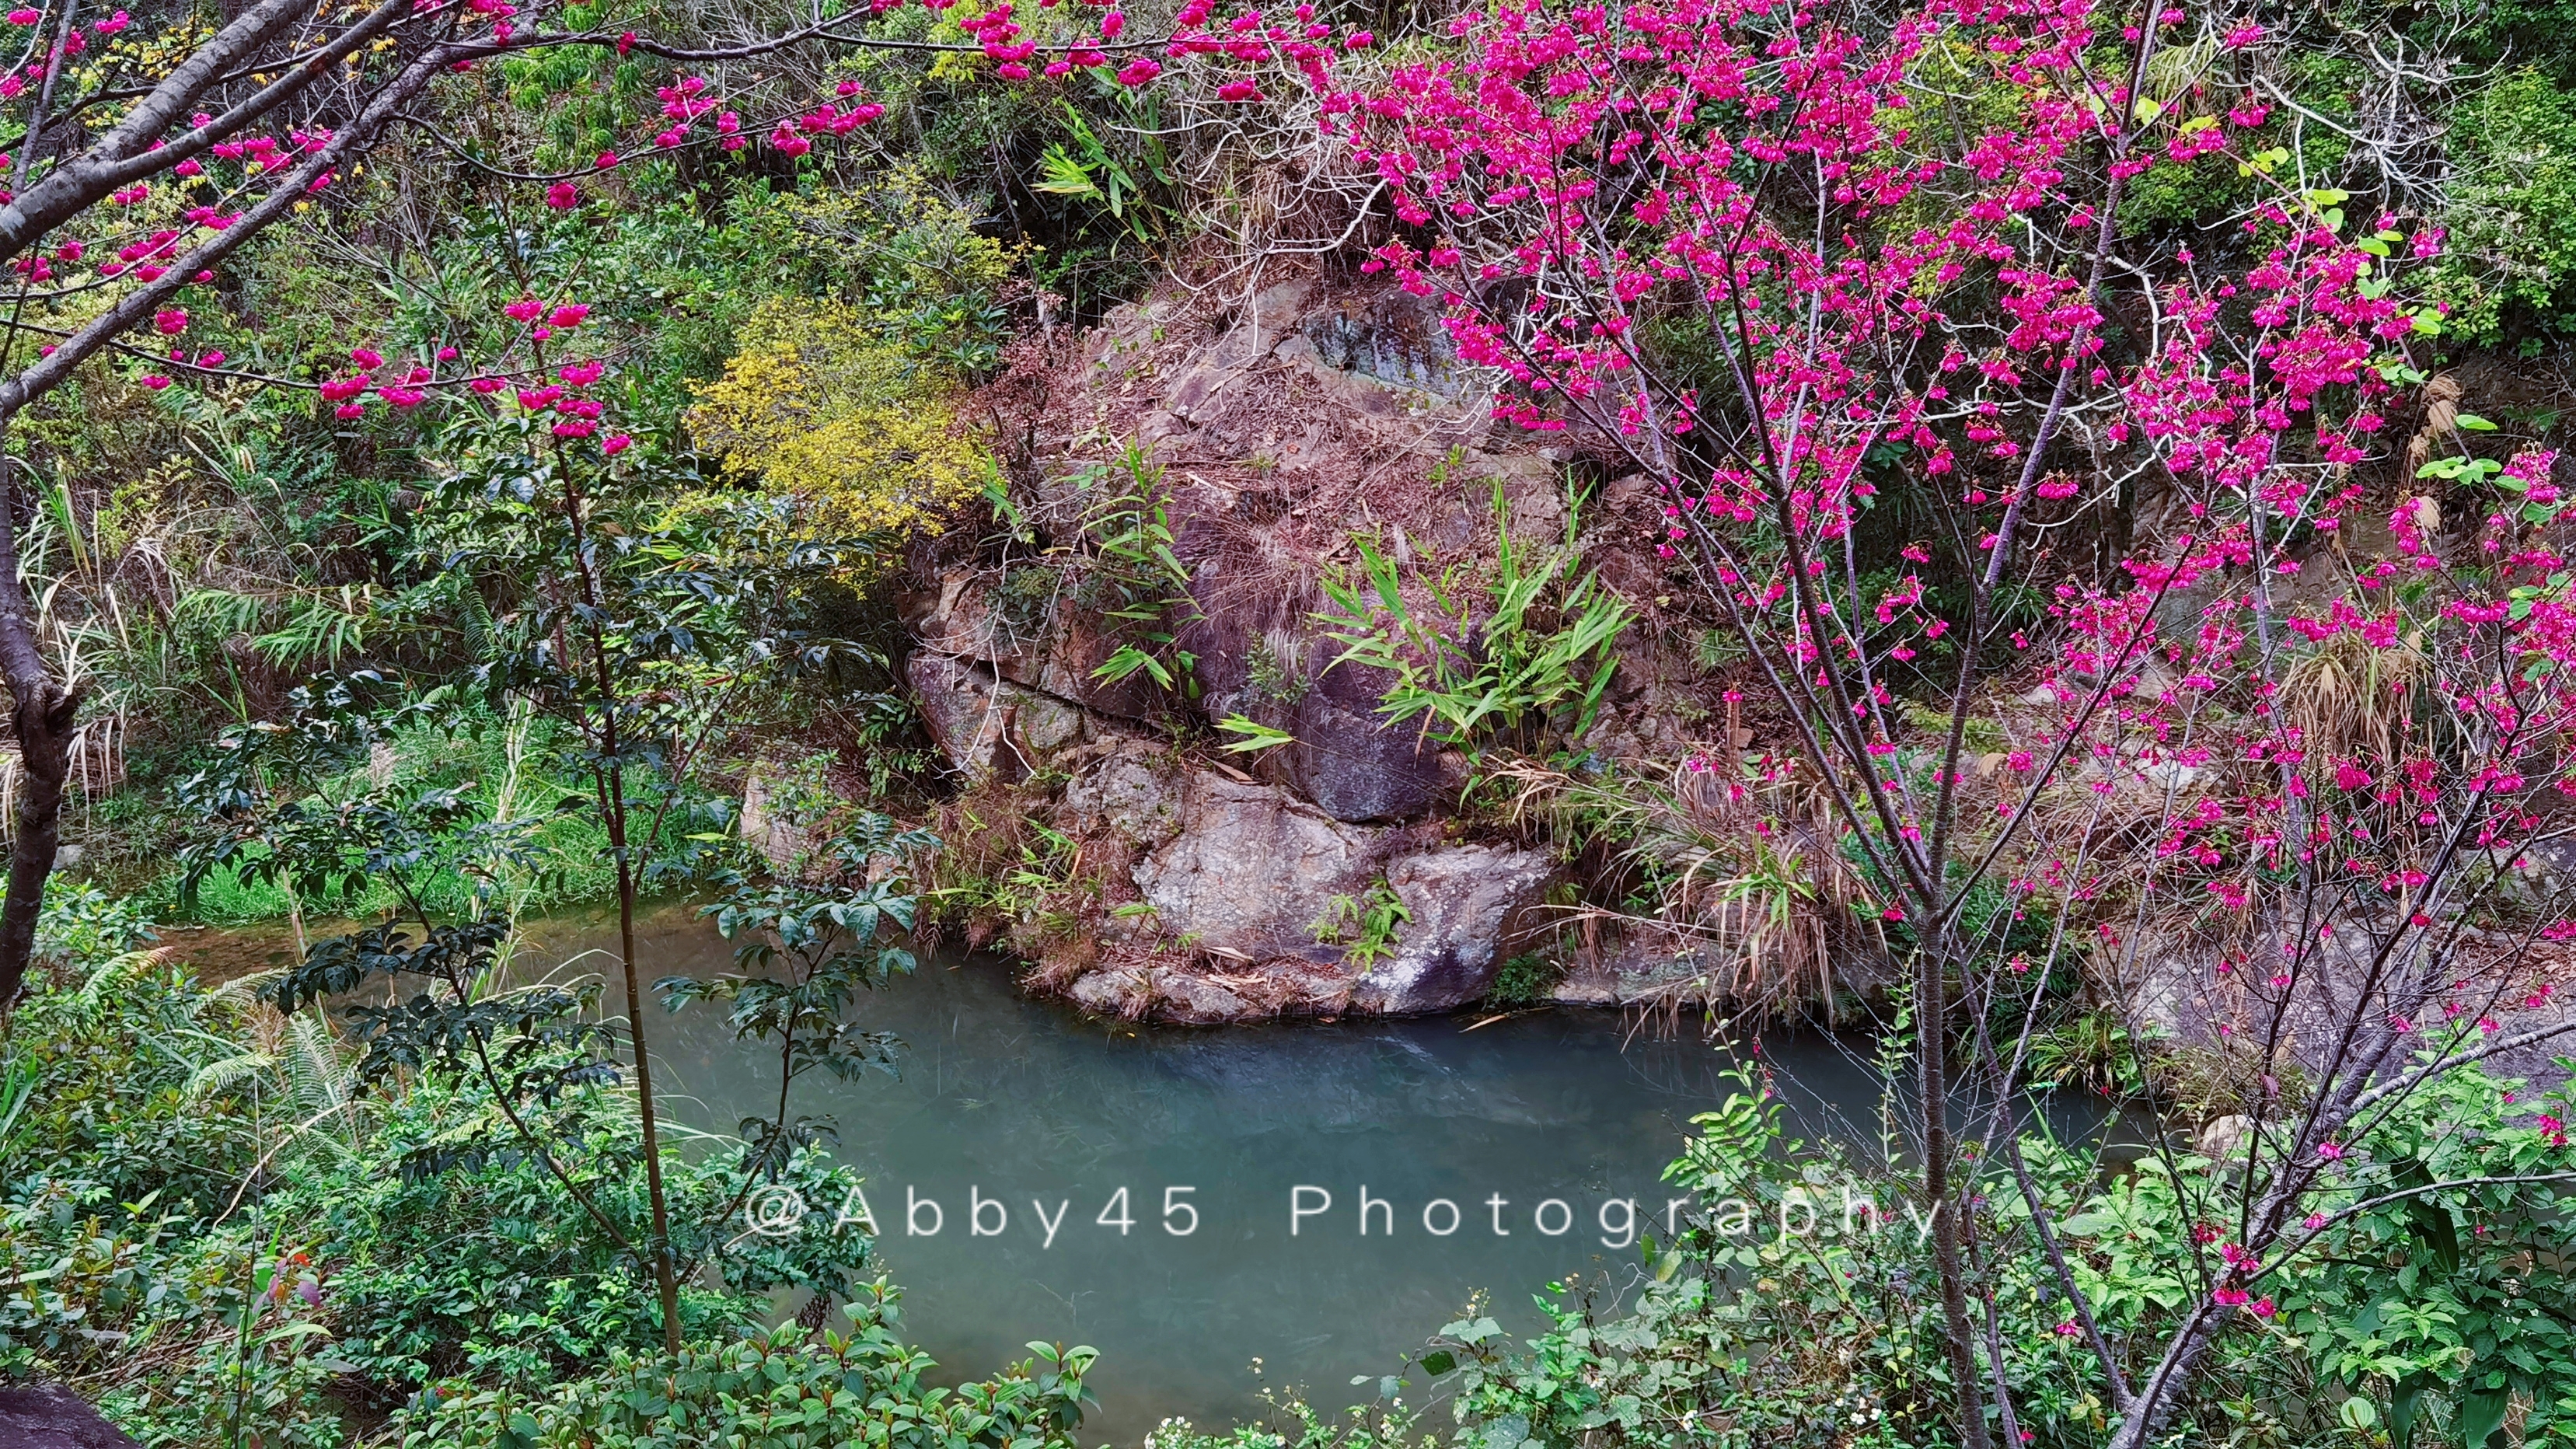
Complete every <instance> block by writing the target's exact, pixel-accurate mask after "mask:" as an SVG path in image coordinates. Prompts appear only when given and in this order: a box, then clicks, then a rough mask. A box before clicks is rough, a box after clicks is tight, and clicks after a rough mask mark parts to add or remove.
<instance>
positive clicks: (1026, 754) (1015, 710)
mask: <svg viewBox="0 0 2576 1449" xmlns="http://www.w3.org/2000/svg"><path fill="white" fill-rule="evenodd" d="M904 677H905V678H906V679H907V680H908V681H909V682H910V683H911V685H912V692H913V694H914V696H915V697H916V698H918V699H919V700H920V701H921V717H922V720H923V722H924V723H925V724H927V725H929V726H930V735H931V738H932V739H934V740H936V741H937V742H938V744H939V748H940V751H941V752H942V753H943V754H945V755H947V756H948V759H949V762H950V763H952V764H954V765H956V766H957V768H959V769H961V770H964V771H966V772H967V773H969V774H974V775H983V774H990V773H994V772H999V773H1000V774H1001V775H1002V776H1003V778H1005V779H1013V780H1016V779H1020V778H1023V777H1025V776H1026V775H1028V774H1030V773H1031V772H1032V771H1034V770H1035V769H1036V768H1037V767H1038V766H1039V765H1040V764H1041V763H1043V762H1044V761H1045V760H1046V759H1047V758H1048V757H1049V756H1051V755H1053V754H1054V753H1055V752H1056V751H1058V750H1061V749H1063V748H1065V747H1066V746H1068V745H1071V744H1074V743H1077V742H1078V741H1080V740H1081V739H1082V738H1083V735H1084V728H1085V724H1086V721H1085V720H1084V718H1083V712H1082V711H1081V710H1079V709H1077V708H1075V707H1074V706H1072V705H1069V704H1067V703H1065V702H1064V701H1063V700H1060V699H1055V698H1052V697H1050V696H1048V695H1045V694H1041V693H1038V692H1037V691H1035V690H1031V689H1024V688H1021V687H1020V686H1018V685H1015V684H1012V683H1010V682H1008V681H1007V680H1002V679H997V678H995V677H994V676H993V675H992V674H991V673H990V672H989V671H988V670H987V669H986V668H985V667H984V666H982V665H980V664H978V663H977V662H976V661H974V660H971V659H961V658H959V657H958V656H956V655H954V654H938V653H933V652H932V651H930V650H927V649H923V650H919V651H917V652H915V653H914V654H913V656H912V657H911V658H910V659H908V660H906V661H905V662H904Z"/></svg>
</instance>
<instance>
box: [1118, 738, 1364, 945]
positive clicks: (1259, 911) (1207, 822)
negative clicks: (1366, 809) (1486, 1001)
mask: <svg viewBox="0 0 2576 1449" xmlns="http://www.w3.org/2000/svg"><path fill="white" fill-rule="evenodd" d="M1180 818H1181V826H1180V831H1179V833H1178V834H1177V835H1175V836H1174V837H1173V838H1172V839H1171V840H1170V841H1169V842H1167V843H1166V844H1164V845H1163V846H1162V847H1161V848H1160V849H1158V850H1155V851H1154V852H1153V853H1151V854H1149V855H1147V856H1146V857H1145V858H1144V859H1143V860H1141V861H1138V862H1137V864H1136V877H1135V878H1136V886H1137V888H1138V889H1139V890H1141V891H1143V892H1144V895H1145V900H1146V903H1147V904H1149V905H1151V906H1152V907H1153V908H1154V915H1155V918H1156V919H1157V920H1158V921H1159V922H1161V924H1162V926H1163V927H1164V929H1166V930H1168V931H1171V932H1173V933H1175V934H1177V935H1184V936H1193V937H1196V938H1197V940H1198V943H1199V944H1200V945H1201V946H1204V947H1207V948H1210V949H1214V950H1219V951H1226V952H1232V953H1236V954H1238V955H1240V956H1242V957H1244V958H1246V959H1250V960H1256V961H1257V960H1262V959H1266V958H1268V957H1271V956H1278V955H1289V954H1295V953H1297V952H1298V951H1299V950H1301V949H1309V948H1311V946H1312V943H1313V931H1312V929H1311V928H1312V927H1313V925H1314V923H1315V922H1316V921H1318V920H1320V919H1322V918H1323V917H1324V916H1325V915H1327V914H1328V913H1329V912H1330V910H1331V908H1332V902H1333V897H1335V896H1337V895H1350V894H1352V893H1353V892H1354V890H1355V889H1356V888H1358V887H1361V886H1364V885H1365V884H1366V881H1367V878H1368V875H1369V873H1370V871H1369V868H1370V866H1371V865H1372V864H1373V863H1374V860H1373V854H1374V852H1373V849H1372V847H1373V846H1374V845H1375V844H1376V842H1375V839H1374V838H1373V835H1372V833H1371V832H1368V831H1364V830H1359V829H1355V828H1353V827H1351V826H1348V825H1345V824H1343V823H1341V822H1340V821H1337V820H1335V819H1333V818H1332V817H1331V816H1329V815H1326V814H1324V813H1323V812H1322V811H1320V810H1317V809H1315V808H1314V807H1312V806H1310V805H1306V804H1304V803H1302V802H1300V801H1296V800H1293V799H1290V798H1289V797H1288V796H1287V795H1286V794H1284V793H1283V792H1281V791H1279V790H1277V789H1275V788H1273V787H1271V786H1267V785H1253V784H1244V783H1241V782H1239V781H1235V780H1229V779H1226V778H1225V777H1224V776H1222V775H1218V774H1215V773H1213V772H1208V771H1201V772H1198V773H1196V774H1193V775H1192V776H1190V779H1189V784H1188V787H1187V793H1186V797H1185V802H1184V804H1183V805H1182V807H1181V816H1180Z"/></svg>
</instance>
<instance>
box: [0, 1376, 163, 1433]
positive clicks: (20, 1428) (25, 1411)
mask: <svg viewBox="0 0 2576 1449" xmlns="http://www.w3.org/2000/svg"><path fill="white" fill-rule="evenodd" d="M0 1444H6V1445H9V1446H11V1449H135V1444H134V1441H133V1440H132V1439H130V1438H128V1437H126V1434H125V1431H124V1430H122V1429H119V1428H117V1427H116V1426H115V1425H114V1424H111V1423H109V1422H108V1421H107V1420H106V1419H104V1418H102V1417H100V1415H99V1412H98V1410H96V1409H93V1408H91V1407H90V1406H89V1404H88V1403H87V1402H86V1401H84V1400H83V1399H82V1398H81V1397H80V1396H79V1395H77V1394H75V1393H73V1392H72V1391H71V1390H69V1389H67V1388H64V1387H63V1386H62V1385H60V1384H48V1383H27V1384H10V1385H7V1386H5V1387H0Z"/></svg>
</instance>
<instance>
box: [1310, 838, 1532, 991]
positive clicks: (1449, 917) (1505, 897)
mask: <svg viewBox="0 0 2576 1449" xmlns="http://www.w3.org/2000/svg"><path fill="white" fill-rule="evenodd" d="M1555 874H1556V871H1555V867H1554V865H1553V864H1552V863H1551V862H1550V861H1549V860H1548V859H1547V857H1546V856H1543V855H1540V854H1539V853H1538V852H1536V851H1531V850H1520V849H1516V848H1514V847H1510V846H1496V845H1444V846H1439V847H1436V848H1434V849H1431V850H1427V851H1423V852H1420V853H1418V854H1414V855H1407V856H1402V857H1399V858H1397V859H1396V860H1395V861H1393V862H1391V863H1390V864H1389V865H1388V866H1387V869H1386V881H1387V884H1388V885H1389V886H1391V887H1393V888H1394V890H1395V894H1396V898H1397V899H1399V900H1401V901H1403V902H1404V907H1405V909H1406V910H1407V911H1409V912H1411V913H1412V919H1410V920H1408V921H1406V922H1405V923H1404V925H1403V926H1402V927H1401V928H1400V929H1399V930H1398V932H1397V934H1396V952H1395V955H1394V956H1393V957H1392V958H1390V959H1388V960H1384V961H1380V962H1378V963H1377V964H1376V965H1375V966H1374V967H1372V968H1371V969H1370V970H1369V971H1368V972H1367V974H1365V975H1363V976H1361V977H1360V978H1359V980H1358V981H1357V982H1356V983H1354V984H1353V986H1352V988H1351V1004H1352V1005H1353V1006H1354V1007H1356V1008H1358V1009H1360V1010H1362V1011H1370V1012H1377V1013H1381V1014H1384V1015H1389V1016H1400V1015H1406V1014H1411V1013H1419V1012H1430V1011H1449V1010H1453V1009H1455V1008H1457V1007H1460V1006H1464V1005H1466V1004H1467V1003H1469V1002H1471V1001H1474V1000H1477V999H1478V998H1480V997H1482V996H1483V995H1484V994H1485V993H1486V991H1487V990H1489V989H1490V988H1491V987H1492V986H1493V984H1494V974H1495V972H1496V971H1497V970H1499V969H1500V968H1501V965H1502V962H1503V958H1504V955H1505V953H1506V951H1507V949H1508V947H1509V945H1510V943H1511V942H1512V940H1513V939H1514V937H1515V936H1518V935H1525V934H1527V933H1528V931H1529V929H1530V927H1531V926H1532V925H1533V924H1534V922H1533V921H1532V920H1531V919H1530V918H1531V917H1532V916H1533V915H1534V914H1535V911H1536V908H1537V907H1538V906H1539V905H1540V904H1541V901H1542V899H1543V898H1544V897H1545V895H1546V893H1547V886H1548V882H1549V881H1550V880H1551V879H1553V878H1554V876H1555Z"/></svg>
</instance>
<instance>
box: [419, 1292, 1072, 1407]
mask: <svg viewBox="0 0 2576 1449" xmlns="http://www.w3.org/2000/svg"><path fill="white" fill-rule="evenodd" d="M896 1310H897V1295H896V1293H895V1290H894V1289H893V1288H892V1287H891V1286H889V1285H887V1284H886V1283H884V1282H883V1281H882V1280H879V1281H878V1282H877V1283H875V1284H874V1285H872V1287H871V1289H870V1291H868V1292H867V1293H865V1294H864V1295H862V1297H861V1298H860V1299H859V1300H858V1301H855V1302H853V1303H851V1304H850V1305H849V1306H848V1308H847V1309H846V1310H845V1311H846V1313H847V1315H848V1317H849V1319H850V1321H851V1325H852V1327H851V1330H850V1331H849V1332H847V1333H840V1332H825V1333H823V1334H821V1335H819V1336H815V1337H809V1336H807V1335H806V1334H805V1333H804V1332H803V1331H801V1330H797V1329H792V1328H784V1329H778V1330H775V1331H773V1332H767V1333H755V1334H751V1335H749V1336H748V1337H745V1338H743V1339H741V1340H740V1341H738V1342H733V1343H724V1344H696V1345H692V1346H690V1347H688V1348H687V1349H684V1350H683V1351H682V1352H681V1353H680V1355H679V1356H678V1357H677V1358H676V1359H671V1358H667V1357H662V1356H646V1357H637V1356H634V1355H630V1354H626V1353H622V1352H621V1353H617V1354H614V1355H611V1356H610V1358H609V1360H608V1362H607V1364H606V1365H605V1367H604V1368H602V1369H601V1370H600V1371H599V1372H598V1373H596V1374H594V1375H592V1376H590V1377H588V1378H584V1379H582V1380H580V1381H578V1382H573V1383H567V1384H563V1385H561V1386H559V1387H556V1388H554V1389H552V1390H551V1391H548V1392H543V1393H532V1392H529V1391H527V1390H526V1389H524V1388H522V1387H520V1386H518V1385H506V1386H501V1387H492V1388H481V1387H475V1386H471V1385H460V1386H453V1387H451V1386H445V1385H442V1386H440V1387H438V1388H436V1389H434V1390H432V1391H431V1392H430V1393H428V1394H425V1395H423V1396H422V1399H421V1401H420V1403H419V1404H417V1405H415V1406H414V1409H413V1410H412V1412H411V1413H409V1414H407V1415H406V1427H407V1432H406V1434H405V1436H404V1438H403V1440H402V1443H403V1444H404V1445H405V1446H406V1449H431V1446H437V1449H698V1446H703V1445H724V1446H727V1449H826V1446H833V1449H837V1446H841V1445H852V1444H864V1445H874V1446H883V1449H1074V1444H1075V1440H1074V1438H1073V1429H1074V1427H1075V1426H1076V1425H1078V1424H1079V1423H1080V1422H1081V1420H1082V1411H1083V1409H1084V1408H1085V1407H1086V1406H1087V1405H1089V1404H1090V1403H1092V1402H1093V1400H1092V1398H1091V1395H1090V1391H1089V1390H1088V1389H1086V1388H1085V1387H1084V1386H1083V1375H1084V1374H1085V1373H1086V1372H1088V1371H1089V1369H1090V1367H1091V1364H1092V1361H1093V1360H1094V1358H1096V1357H1097V1355H1096V1354H1095V1353H1094V1351H1093V1350H1091V1349H1089V1348H1059V1347H1057V1346H1055V1345H1051V1344H1044V1343H1032V1344H1030V1345H1029V1351H1030V1352H1031V1353H1032V1354H1033V1355H1035V1357H1034V1358H1032V1359H1030V1360H1028V1361H1025V1362H1022V1363H1020V1364H1017V1365H1014V1366H1012V1367H1010V1368H1007V1369H1005V1370H1003V1371H1002V1372H1001V1373H1000V1374H997V1375H995V1376H994V1377H993V1378H990V1379H986V1380H982V1381H979V1382H971V1383H966V1384H961V1385H959V1386H957V1387H956V1388H953V1389H952V1388H945V1387H938V1386H934V1385H932V1384H931V1383H929V1382H928V1381H927V1375H928V1374H929V1372H930V1370H931V1369H932V1368H933V1367H934V1365H933V1363H932V1362H931V1360H930V1359H929V1358H928V1357H927V1356H925V1355H923V1354H921V1353H919V1352H917V1351H915V1350H913V1349H910V1348H908V1347H906V1346H905V1345H904V1343H903V1340H902V1339H901V1337H899V1336H898V1335H897V1333H896V1331H895V1325H896V1323H897V1321H898V1314H897V1311H896ZM1038 1365H1043V1367H1038Z"/></svg>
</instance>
